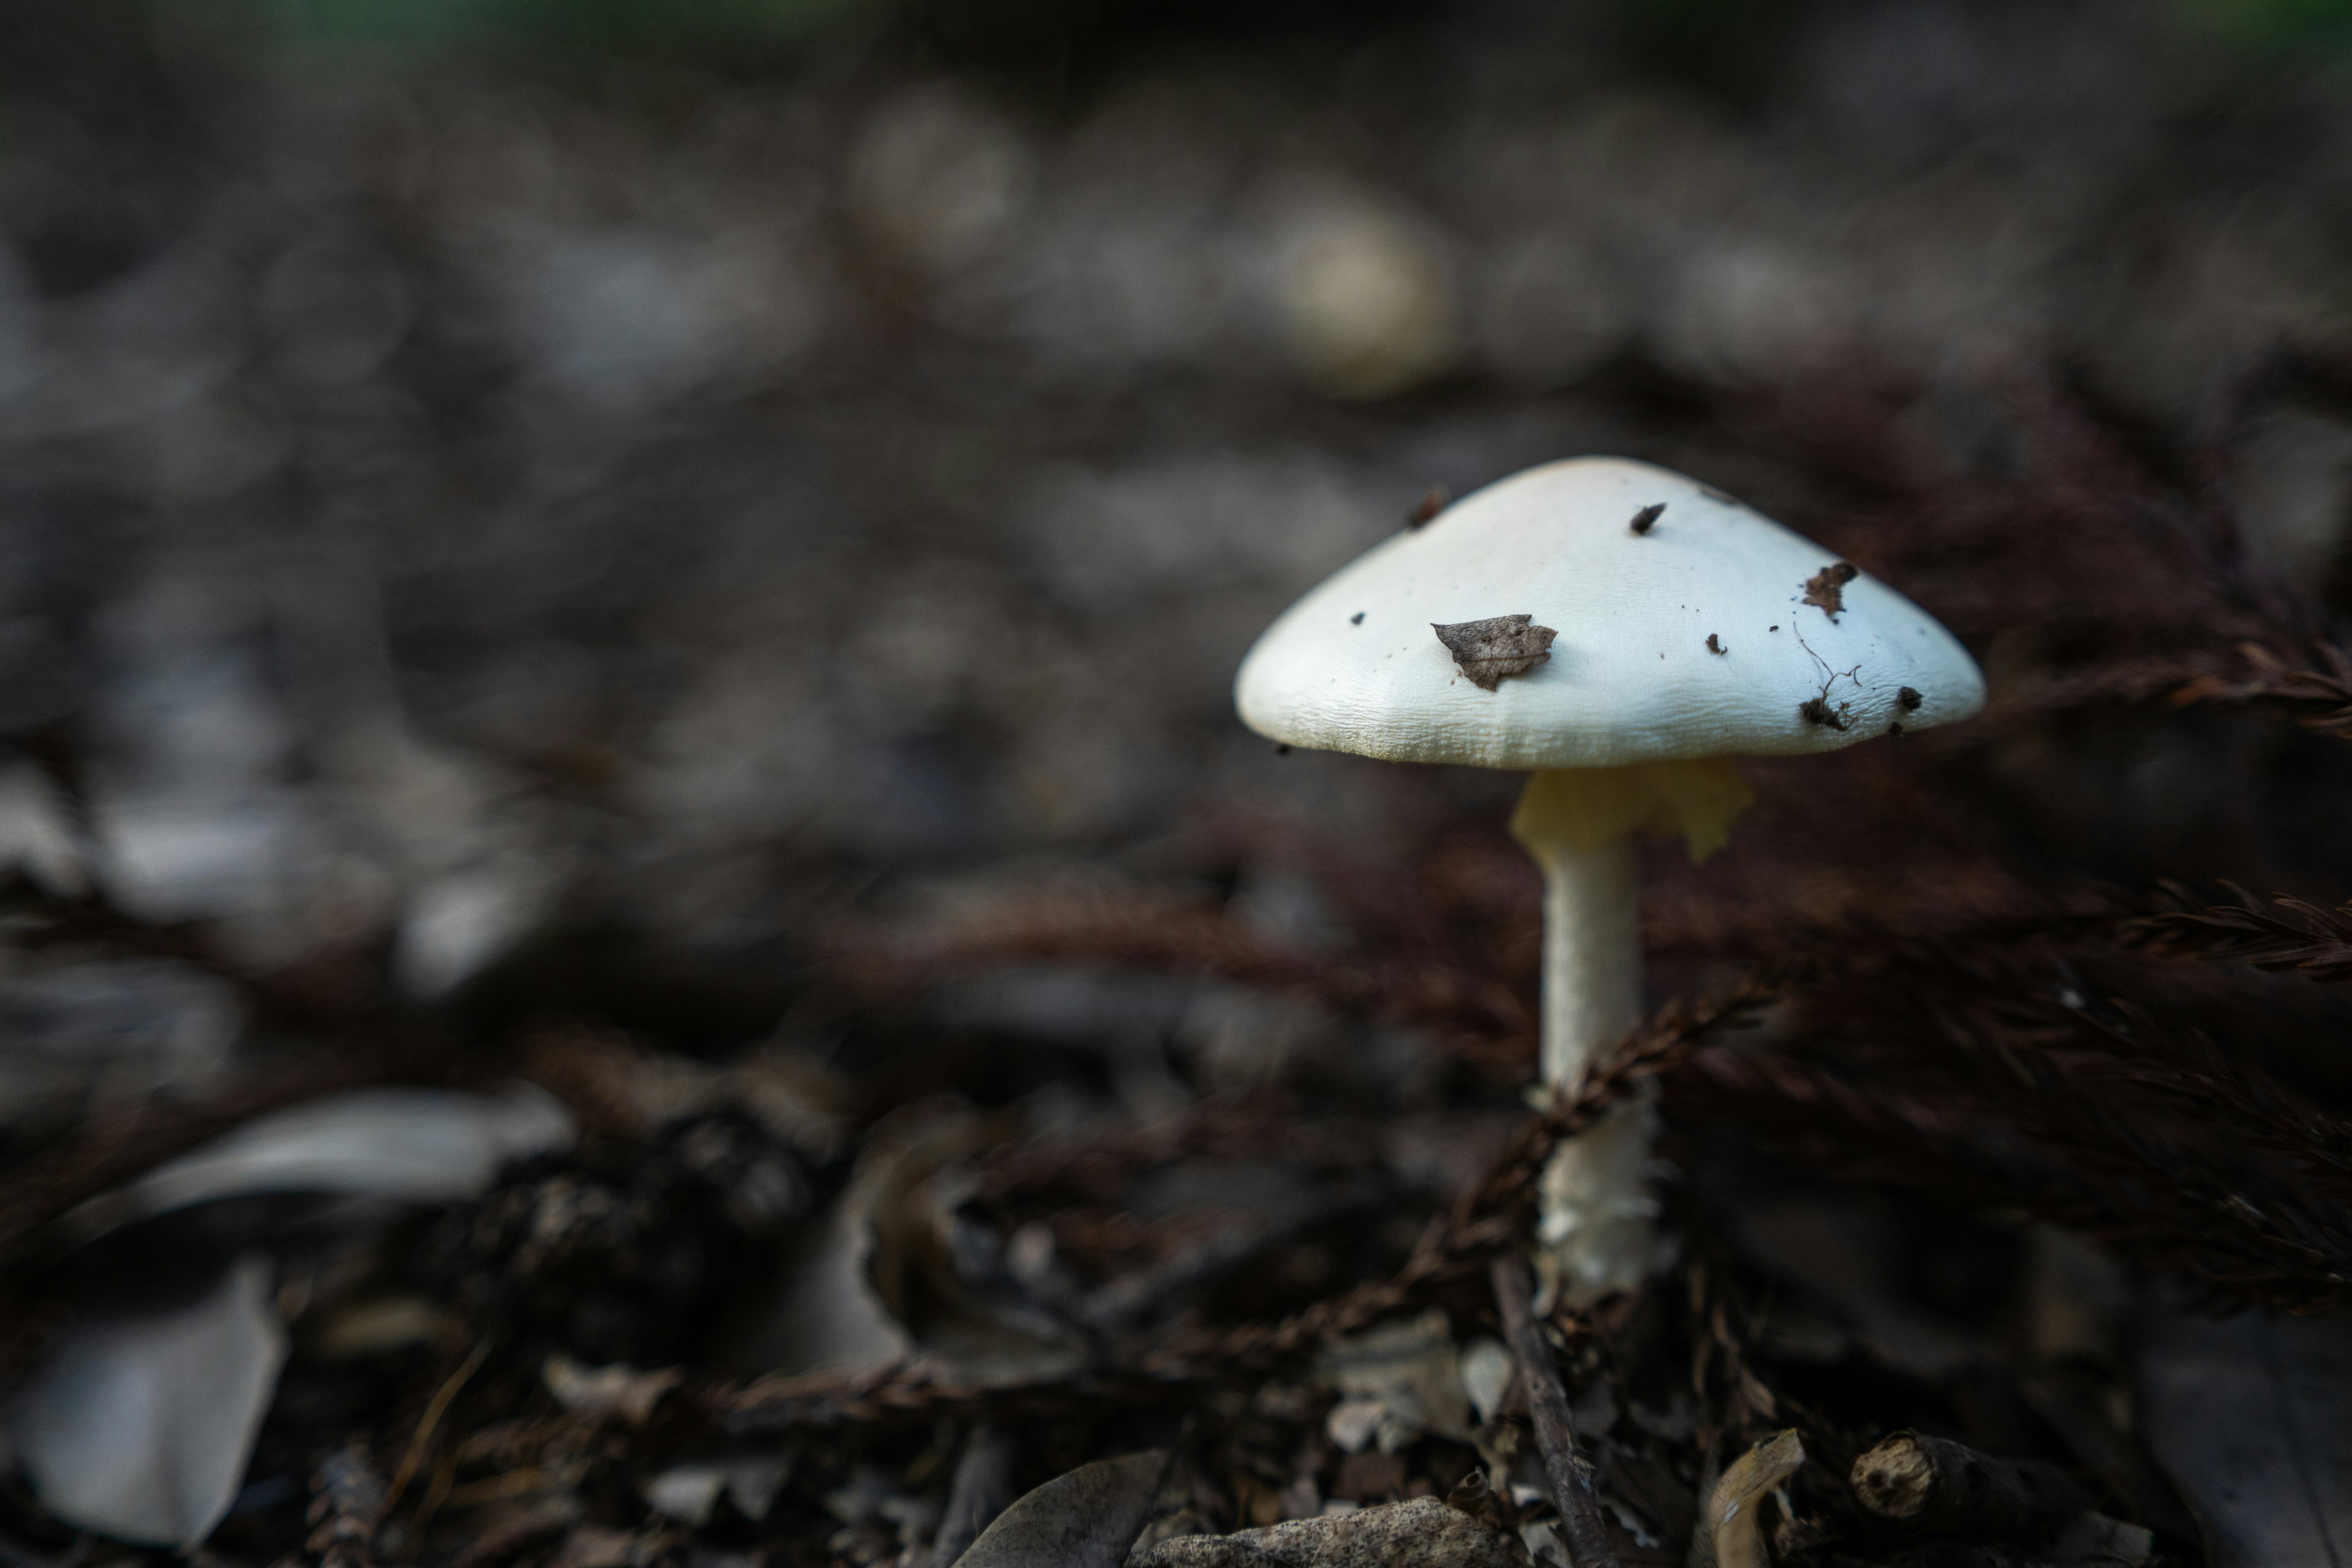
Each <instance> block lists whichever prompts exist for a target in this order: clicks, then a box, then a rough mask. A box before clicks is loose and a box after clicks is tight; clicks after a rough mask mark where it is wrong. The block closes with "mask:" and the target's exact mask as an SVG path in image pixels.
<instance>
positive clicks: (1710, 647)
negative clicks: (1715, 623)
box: [1706, 632, 1731, 653]
mask: <svg viewBox="0 0 2352 1568" xmlns="http://www.w3.org/2000/svg"><path fill="white" fill-rule="evenodd" d="M1706 651H1707V652H1709V653H1729V652H1730V651H1731V650H1730V649H1729V648H1727V647H1724V646H1723V644H1722V642H1721V641H1720V640H1719V639H1717V637H1716V635H1715V634H1714V633H1713V632H1709V633H1707V634H1706Z"/></svg>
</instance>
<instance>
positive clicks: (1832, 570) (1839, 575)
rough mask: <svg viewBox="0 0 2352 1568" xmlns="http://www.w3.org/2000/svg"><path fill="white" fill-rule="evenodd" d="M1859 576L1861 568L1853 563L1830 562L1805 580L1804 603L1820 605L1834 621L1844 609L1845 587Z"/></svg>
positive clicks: (1823, 612) (1825, 613) (1824, 613)
mask: <svg viewBox="0 0 2352 1568" xmlns="http://www.w3.org/2000/svg"><path fill="white" fill-rule="evenodd" d="M1861 575H1862V568H1861V567H1859V566H1856V565H1854V564H1853V563H1851V562H1846V561H1832V562H1831V563H1829V564H1828V565H1826V566H1824V567H1822V569H1821V570H1820V571H1818V572H1816V573H1814V574H1812V575H1811V576H1810V577H1808V578H1806V579H1805V603H1807V604H1808V605H1820V606H1821V608H1822V614H1823V615H1826V616H1829V617H1830V618H1831V619H1832V620H1834V619H1836V618H1837V614H1838V612H1839V611H1840V610H1843V609H1844V608H1845V585H1846V584H1848V583H1851V582H1853V580H1854V579H1855V578H1856V577H1859V576H1861Z"/></svg>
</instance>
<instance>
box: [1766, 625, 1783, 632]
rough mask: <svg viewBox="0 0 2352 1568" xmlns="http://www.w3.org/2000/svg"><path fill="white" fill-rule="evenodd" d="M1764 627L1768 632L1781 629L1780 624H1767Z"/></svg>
mask: <svg viewBox="0 0 2352 1568" xmlns="http://www.w3.org/2000/svg"><path fill="white" fill-rule="evenodd" d="M1764 629H1765V630H1766V631H1768V632H1777V631H1779V630H1780V627H1778V626H1766V627H1765V628H1764Z"/></svg>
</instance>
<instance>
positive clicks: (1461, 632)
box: [1430, 616, 1559, 691]
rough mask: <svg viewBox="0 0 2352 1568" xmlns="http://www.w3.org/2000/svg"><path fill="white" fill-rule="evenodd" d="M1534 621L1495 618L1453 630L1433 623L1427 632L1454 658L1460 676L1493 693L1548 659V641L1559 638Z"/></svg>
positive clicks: (1458, 624)
mask: <svg viewBox="0 0 2352 1568" xmlns="http://www.w3.org/2000/svg"><path fill="white" fill-rule="evenodd" d="M1534 621H1535V617H1534V616H1490V617H1488V618H1487V619H1486V620H1483V621H1457V622H1455V623H1454V625H1452V626H1439V625H1438V624H1437V623H1436V622H1434V621H1432V622H1431V623H1430V629H1431V630H1433V631H1434V632H1435V633H1436V634H1437V640H1438V641H1439V642H1442V643H1444V645H1445V647H1446V651H1448V652H1449V653H1451V654H1453V655H1454V663H1455V664H1457V665H1459V666H1460V667H1461V668H1462V673H1463V674H1465V675H1466V676H1468V677H1469V678H1470V679H1472V680H1473V681H1475V683H1476V684H1477V685H1478V686H1479V687H1480V688H1481V689H1484V690H1487V691H1492V690H1494V689H1495V688H1496V686H1498V685H1500V684H1501V683H1502V680H1503V678H1504V677H1505V676H1509V675H1525V674H1526V673H1527V672H1528V670H1530V669H1533V668H1535V667H1536V666H1538V665H1539V664H1541V663H1543V662H1544V661H1545V660H1546V659H1548V658H1551V639H1552V638H1554V637H1558V636H1559V633H1558V632H1556V631H1554V630H1552V629H1551V627H1549V626H1536V625H1534V624H1533V623H1534Z"/></svg>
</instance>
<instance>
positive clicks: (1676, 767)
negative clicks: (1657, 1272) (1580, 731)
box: [1511, 758, 1752, 1300]
mask: <svg viewBox="0 0 2352 1568" xmlns="http://www.w3.org/2000/svg"><path fill="white" fill-rule="evenodd" d="M1751 798H1752V797H1751V796H1750V795H1748V786H1747V785H1746V784H1743V783H1741V782H1740V778H1739V775H1738V773H1735V772H1733V771H1732V768H1731V764H1730V763H1727V762H1725V761H1723V760H1722V759H1720V758H1709V759H1706V760H1702V761H1697V762H1669V763H1635V764H1633V766H1630V767H1622V768H1560V769H1551V770H1548V771H1545V772H1541V773H1535V774H1533V775H1532V776H1530V777H1529V778H1528V787H1527V791H1526V793H1525V794H1523V795H1521V796H1520V797H1519V805H1518V810H1517V811H1516V812H1515V813H1513V814H1512V816H1511V835H1512V837H1515V838H1517V840H1518V841H1519V843H1520V845H1521V846H1522V847H1525V848H1526V850H1527V852H1528V855H1529V857H1531V858H1533V859H1534V860H1535V862H1536V864H1537V866H1538V867H1539V868H1541V869H1542V871H1543V877H1544V948H1543V954H1544V965H1543V1045H1542V1057H1541V1060H1542V1068H1543V1081H1544V1084H1545V1086H1546V1087H1547V1088H1548V1089H1549V1091H1550V1092H1551V1093H1553V1094H1555V1095H1568V1094H1573V1093H1575V1092H1576V1090H1577V1089H1579V1088H1580V1087H1581V1086H1582V1084H1583V1082H1584V1080H1585V1079H1586V1078H1587V1077H1588V1076H1590V1074H1591V1071H1592V1069H1593V1067H1594V1065H1595V1063H1596V1061H1597V1060H1598V1058H1599V1057H1600V1055H1601V1052H1602V1051H1604V1050H1605V1049H1607V1048H1608V1047H1609V1046H1610V1045H1612V1043H1614V1042H1615V1041H1616V1040H1617V1039H1619V1038H1620V1037H1622V1036H1623V1035H1624V1034H1625V1033H1626V1032H1627V1031H1628V1030H1630V1029H1632V1028H1633V1026H1634V1025H1636V1024H1638V1023H1640V1022H1641V1020H1642V871H1641V862H1640V858H1639V857H1638V855H1637V854H1636V852H1635V849H1634V844H1633V835H1634V833H1635V832H1636V831H1637V830H1640V829H1642V828H1651V829H1654V830H1662V831H1669V832H1670V831H1675V830H1676V829H1679V830H1680V831H1681V833H1682V834H1683V837H1685V839H1686V840H1687V841H1688V843H1689V846H1690V852H1691V858H1693V859H1694V860H1700V859H1704V858H1706V857H1707V856H1708V855H1710V854H1713V853H1714V852H1715V851H1716V850H1717V848H1720V847H1722V845H1723V844H1724V842H1725V840H1726V839H1727V838H1728V837H1729V836H1730V832H1731V822H1732V819H1733V818H1734V817H1736V816H1738V815H1739V813H1740V812H1741V811H1743V810H1745V809H1746V808H1747V805H1748V801H1749V800H1750V799H1751ZM1653 1121H1654V1113H1653V1112H1652V1110H1651V1109H1650V1106H1649V1103H1648V1102H1647V1101H1646V1100H1629V1101H1627V1102H1626V1103H1623V1104H1621V1105H1619V1106H1617V1107H1616V1108H1615V1109H1614V1110H1612V1111H1610V1112H1609V1114H1607V1115H1606V1116H1604V1117H1602V1118H1601V1121H1600V1122H1599V1123H1598V1124H1597V1125H1595V1126H1593V1127H1592V1128H1591V1129H1590V1130H1588V1131H1585V1132H1584V1133H1583V1134H1581V1135H1580V1136H1579V1137H1576V1138H1572V1139H1570V1140H1569V1141H1568V1142H1565V1143H1562V1144H1561V1145H1560V1146H1559V1148H1557V1149H1555V1150H1554V1151H1553V1152H1552V1157H1551V1160H1550V1162H1549V1163H1548V1164H1547V1165H1546V1166H1545V1168H1544V1173H1543V1178H1542V1181H1541V1184H1540V1190H1541V1196H1542V1213H1541V1216H1540V1218H1539V1220H1538V1228H1537V1239H1538V1240H1539V1241H1540V1242H1541V1243H1542V1244H1543V1251H1542V1253H1541V1255H1540V1258H1539V1261H1540V1262H1541V1263H1542V1265H1543V1267H1544V1271H1545V1273H1546V1275H1547V1276H1548V1278H1549V1280H1550V1281H1551V1282H1552V1283H1554V1284H1556V1285H1558V1286H1559V1287H1560V1288H1561V1289H1564V1290H1566V1291H1567V1293H1568V1295H1569V1296H1570V1299H1571V1300H1597V1299H1598V1298H1600V1297H1601V1296H1603V1295H1606V1294H1607V1293H1608V1292H1610V1291H1612V1290H1620V1289H1631V1288H1632V1287H1633V1286H1634V1285H1636V1284H1638V1283H1639V1282H1640V1281H1641V1279H1642V1277H1643V1274H1644V1273H1645V1272H1646V1271H1647V1268H1648V1266H1649V1258H1650V1253H1651V1251H1652V1247H1651V1239H1650V1221H1651V1218H1652V1216H1653V1215H1654V1214H1655V1213H1656V1205H1655V1204H1654V1202H1653V1201H1652V1200H1651V1198H1650V1196H1649V1194H1647V1193H1646V1192H1644V1191H1643V1184H1642V1166H1643V1163H1644V1162H1645V1161H1646V1160H1647V1158H1648V1156H1649V1150H1650V1131H1651V1126H1652V1123H1653Z"/></svg>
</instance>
